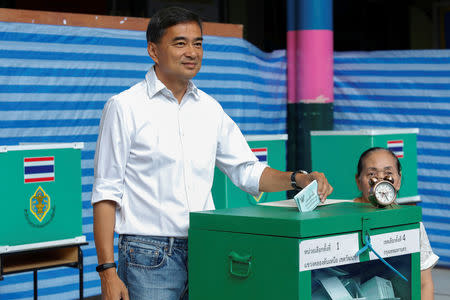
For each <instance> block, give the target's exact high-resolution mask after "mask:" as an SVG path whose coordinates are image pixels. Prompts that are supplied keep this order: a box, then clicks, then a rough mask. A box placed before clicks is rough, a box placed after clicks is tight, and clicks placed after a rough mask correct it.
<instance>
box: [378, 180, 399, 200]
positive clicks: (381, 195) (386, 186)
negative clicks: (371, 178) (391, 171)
mask: <svg viewBox="0 0 450 300" xmlns="http://www.w3.org/2000/svg"><path fill="white" fill-rule="evenodd" d="M374 196H375V198H376V200H377V202H378V204H380V205H389V204H392V202H394V200H395V198H396V196H397V195H396V191H395V188H394V186H393V185H392V184H391V183H390V182H389V181H381V182H379V183H378V184H377V185H375V186H374Z"/></svg>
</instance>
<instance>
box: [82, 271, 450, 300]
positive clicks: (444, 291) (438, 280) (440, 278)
mask: <svg viewBox="0 0 450 300" xmlns="http://www.w3.org/2000/svg"><path fill="white" fill-rule="evenodd" d="M432 272H433V282H434V300H450V269H444V268H434V269H433V271H432ZM86 299H87V300H101V297H100V296H93V297H88V298H86Z"/></svg>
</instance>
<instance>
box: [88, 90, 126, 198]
mask: <svg viewBox="0 0 450 300" xmlns="http://www.w3.org/2000/svg"><path fill="white" fill-rule="evenodd" d="M128 123H129V119H127V116H126V109H125V108H124V107H123V105H120V102H119V101H118V100H116V99H115V98H114V97H113V98H111V99H109V100H108V102H107V103H106V105H105V107H104V109H103V113H102V118H101V121H100V127H99V135H98V139H97V148H96V151H95V158H94V184H93V188H92V198H91V203H92V204H95V203H96V202H99V201H102V200H112V201H115V202H116V203H117V204H118V205H121V204H122V195H123V191H124V177H125V167H126V164H127V158H128V156H129V152H130V144H131V137H130V130H129V124H128Z"/></svg>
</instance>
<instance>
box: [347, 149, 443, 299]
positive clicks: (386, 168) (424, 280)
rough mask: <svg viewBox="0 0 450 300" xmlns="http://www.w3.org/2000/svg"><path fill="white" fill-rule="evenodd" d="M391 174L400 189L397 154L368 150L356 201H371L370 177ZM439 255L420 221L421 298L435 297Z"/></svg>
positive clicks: (359, 174) (361, 165)
mask: <svg viewBox="0 0 450 300" xmlns="http://www.w3.org/2000/svg"><path fill="white" fill-rule="evenodd" d="M388 175H389V176H391V177H392V178H393V179H394V187H395V189H396V190H397V191H398V190H399V189H400V185H401V180H402V173H401V165H400V161H399V160H398V158H397V156H395V154H394V153H392V152H391V151H390V150H388V149H385V148H380V147H374V148H370V149H368V150H366V151H365V152H364V153H363V154H361V157H360V158H359V162H358V170H357V174H356V176H355V179H356V184H357V185H358V189H359V190H360V191H361V192H362V195H361V197H358V198H356V199H355V200H354V201H355V202H369V198H368V197H369V190H370V185H369V179H370V178H371V177H376V178H377V179H382V178H384V177H385V176H388ZM438 259H439V257H438V256H437V255H436V254H434V253H433V250H432V249H431V246H430V242H429V240H428V236H427V233H426V232H425V228H424V227H423V224H422V222H420V270H421V272H420V279H421V299H425V300H428V299H433V298H434V296H433V294H434V285H433V279H432V276H431V269H432V267H433V266H434V265H435V264H436V262H437V260H438Z"/></svg>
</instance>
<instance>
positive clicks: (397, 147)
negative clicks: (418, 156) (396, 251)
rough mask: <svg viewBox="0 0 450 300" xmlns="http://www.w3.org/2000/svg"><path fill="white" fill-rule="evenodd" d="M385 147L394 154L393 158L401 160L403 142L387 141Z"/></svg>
mask: <svg viewBox="0 0 450 300" xmlns="http://www.w3.org/2000/svg"><path fill="white" fill-rule="evenodd" d="M387 147H388V149H389V150H391V151H392V152H393V153H394V154H395V156H397V157H398V158H403V156H404V153H403V140H395V141H388V142H387Z"/></svg>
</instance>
